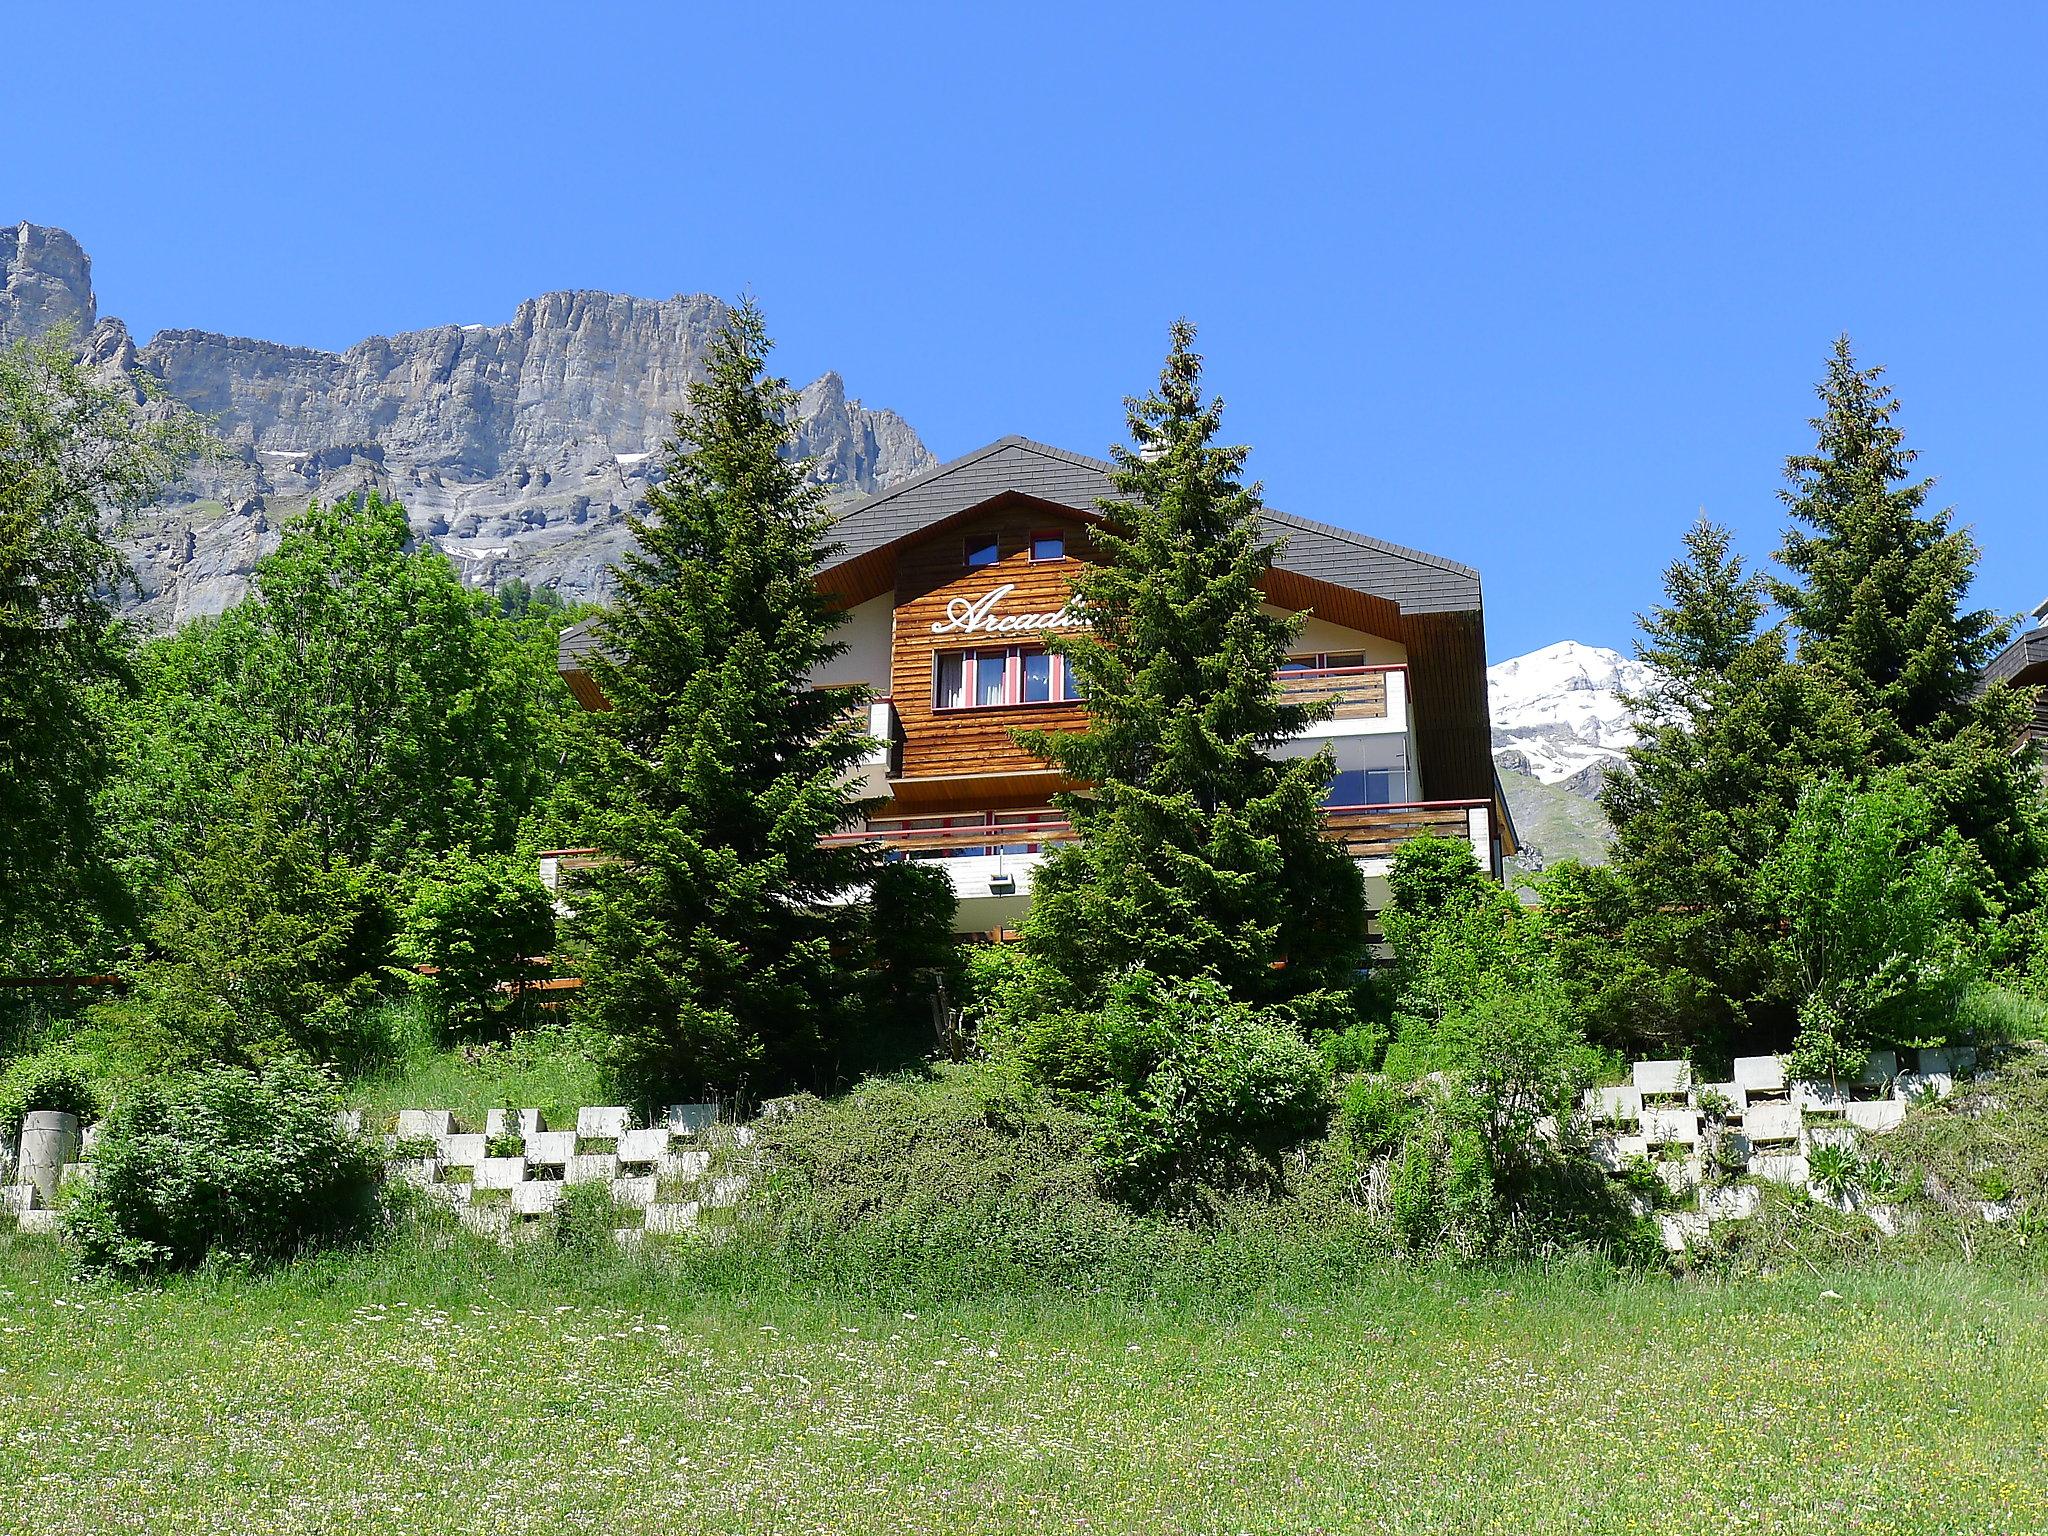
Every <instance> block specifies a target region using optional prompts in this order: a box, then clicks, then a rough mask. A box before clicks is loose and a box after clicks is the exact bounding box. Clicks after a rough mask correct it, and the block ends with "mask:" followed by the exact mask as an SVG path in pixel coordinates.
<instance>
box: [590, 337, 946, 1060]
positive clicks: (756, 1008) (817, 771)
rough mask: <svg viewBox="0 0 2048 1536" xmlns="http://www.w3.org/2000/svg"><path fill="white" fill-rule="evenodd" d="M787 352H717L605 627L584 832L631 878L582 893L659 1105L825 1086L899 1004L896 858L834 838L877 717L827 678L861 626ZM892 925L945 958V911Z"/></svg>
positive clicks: (598, 959) (599, 983) (756, 340)
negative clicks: (826, 669) (892, 897)
mask: <svg viewBox="0 0 2048 1536" xmlns="http://www.w3.org/2000/svg"><path fill="white" fill-rule="evenodd" d="M769 347H770V343H769V340H768V337H767V333H766V330H765V327H764V326H763V324H762V320H761V314H760V311H759V310H758V309H757V308H756V307H755V306H754V305H753V303H752V302H751V301H748V302H746V303H743V304H742V305H741V306H740V307H739V308H738V309H736V310H733V311H732V312H731V313H730V314H729V315H728V317H727V321H726V323H725V325H724V326H723V327H722V328H721V329H720V332H719V334H718V335H717V336H716V337H715V338H714V339H713V341H712V344H711V347H710V349H709V352H708V353H707V357H706V370H707V377H706V378H705V379H704V380H702V381H700V382H697V383H695V384H693V385H692V386H691V391H690V410H689V412H688V414H687V415H683V416H679V417H678V418H677V422H676V431H677V440H676V441H675V442H672V443H671V444H670V445H669V446H668V449H667V455H666V460H665V466H664V474H663V477H662V479H661V483H660V484H659V485H658V486H657V487H656V488H655V490H653V491H652V492H650V493H649V497H648V509H649V510H648V515H646V516H645V517H636V518H634V519H632V520H631V522H632V528H633V533H634V536H635V539H636V540H637V541H638V544H639V549H638V551H637V552H636V553H633V554H631V555H628V556H627V557H626V559H625V561H624V562H623V563H622V564H621V566H620V568H619V571H618V598H617V601H616V603H615V605H614V606H613V607H612V608H611V609H610V610H609V611H608V612H607V613H606V614H605V615H604V616H603V619H602V621H601V630H602V639H603V642H604V650H603V651H602V652H601V653H600V654H599V655H598V656H597V657H596V658H595V660H594V663H593V671H594V675H595V677H596V679H597V681H598V683H599V685H600V686H601V687H602V688H603V689H604V692H605V696H606V697H607V698H608V699H609V700H610V701H611V702H612V705H613V708H611V709H610V710H607V711H602V712H597V713H593V714H590V715H589V716H587V717H586V718H585V720H584V721H583V723H582V730H581V734H580V739H579V747H578V749H577V751H576V752H575V754H574V760H575V762H576V765H577V768H578V777H577V780H576V783H575V785H574V795H575V799H576V805H575V807H574V815H575V818H576V823H577V826H578V827H579V837H580V839H581V840H582V841H585V842H588V843H590V844H592V845H594V846H596V847H598V848H600V849H602V850H603V851H604V852H605V853H606V854H608V855H611V856H612V860H613V862H610V863H608V864H606V865H605V866H603V867H601V868H599V869H597V870H595V871H593V872H592V873H591V875H590V876H589V878H588V880H587V882H586V883H585V884H584V885H583V886H581V887H579V890H578V896H577V922H576V926H575V935H574V937H575V947H576V949H577V951H578V953H577V964H578V967H579V969H580V970H581V973H582V975H583V978H584V988H583V991H582V992H581V994H580V997H579V1007H581V1008H582V1010H583V1011H584V1013H585V1015H586V1016H587V1017H588V1018H589V1019H590V1020H591V1021H592V1022H593V1024H594V1025H595V1026H596V1027H598V1028H599V1029H601V1030H602V1031H603V1032H604V1033H605V1034H607V1035H609V1036H610V1037H611V1038H612V1039H613V1040H614V1041H615V1042H616V1046H617V1052H618V1059H619V1062H620V1066H621V1068H622V1070H623V1071H624V1072H625V1073H626V1074H627V1075H628V1077H629V1078H630V1079H631V1080H632V1081H633V1082H634V1083H636V1084H638V1085H640V1086H642V1087H644V1088H645V1089H646V1090H648V1091H649V1092H656V1091H659V1092H661V1093H664V1094H679V1095H681V1094H699V1093H716V1094H718V1095H720V1096H723V1097H727V1098H747V1097H754V1096H764V1095H768V1094H773V1093H776V1092H779V1091H782V1090H785V1089H787V1088H790V1087H793V1086H797V1085H811V1086H820V1085H822V1084H823V1083H824V1082H826V1081H827V1080H828V1079H829V1076H830V1074H831V1072H832V1069H833V1064H834V1063H835V1061H837V1060H838V1059H839V1058H840V1057H841V1055H842V1053H843V1052H844V1051H845V1050H846V1047H847V1045H848V1042H850V1041H852V1040H854V1039H855V1038H856V1037H857V1036H858V1033H859V1032H860V1031H861V1029H863V1028H864V1027H865V1025H866V1024H867V1022H868V1021H869V1019H870V1018H872V1017H873V1015H874V1012H875V1011H876V1009H877V1008H878V1007H883V1006H887V1004H886V1002H885V1001H880V1000H878V997H877V994H878V993H883V994H886V993H887V992H888V991H889V990H891V983H890V982H889V981H888V980H887V979H885V978H884V977H883V975H882V970H881V965H880V963H879V961H878V959H877V955H876V945H877V934H876V931H875V925H876V918H877V907H876V904H875V903H874V902H873V901H872V900H870V894H871V890H872V887H873V886H874V884H875V881H876V879H877V876H878V873H879V871H880V868H881V859H880V855H879V854H878V853H876V852H875V850H873V849H872V848H871V847H868V846H866V845H864V844H861V843H859V842H854V841H848V842H841V843H832V842H826V841H824V839H825V838H827V837H828V836H829V835H830V834H833V833H835V832H839V831H842V830H844V829H845V828H846V827H847V826H848V825H849V824H851V823H854V822H855V821H856V820H857V819H858V816H859V813H860V811H861V809H862V807H861V805H860V804H859V802H858V801H857V800H856V799H855V798H854V794H853V791H852V788H851V786H850V782H849V770H851V769H852V768H853V767H854V766H855V765H856V764H857V763H858V762H859V761H860V760H861V759H862V757H863V756H864V755H865V754H866V752H867V750H868V742H867V738H866V736H865V734H864V732H865V715H864V710H863V709H862V706H864V705H865V703H866V702H867V698H866V693H865V690H862V689H831V688H822V687H818V686H815V685H813V684H812V683H811V682H810V681H809V679H810V677H811V676H812V675H814V674H815V672H816V670H817V669H818V668H819V667H820V666H821V665H822V664H823V663H825V662H827V661H829V660H830V659H831V658H833V657H834V656H837V655H839V654H840V653H841V652H842V651H843V649H844V646H843V643H842V642H840V641H838V640H836V639H835V638H834V632H835V630H836V629H837V628H838V626H839V625H840V624H841V623H843V622H844V620H845V614H844V612H843V610H842V609H840V608H839V607H838V605H837V604H836V603H835V602H834V601H833V599H832V598H831V597H829V596H828V595H826V594H823V593H820V592H819V591H818V590H817V586H816V581H815V578H816V574H817V572H818V570H819V569H820V568H821V566H822V565H823V563H824V561H825V558H826V556H827V554H828V552H829V549H830V546H829V544H828V542H827V540H828V536H829V528H830V525H831V514H830V513H829V512H828V511H827V510H826V507H825V501H824V493H823V491H822V490H821V489H820V488H819V487H818V486H817V485H816V484H814V483H812V482H811V481H810V480H809V479H808V478H807V476H806V469H807V466H806V465H805V463H803V462H802V461H799V460H795V459H791V458H788V457H786V455H787V452H788V450H789V447H790V444H791V441H792V435H793V432H794V421H795V415H796V412H795V403H796V402H795V396H794V395H793V394H792V392H791V391H790V389H789V386H788V384H787V382H786V381H784V380H782V379H780V378H776V377H773V376H770V375H769V374H768V373H767V371H766V370H767V355H768V351H769ZM856 716H859V717H860V718H858V719H856V718H855V717H856ZM890 916H891V920H892V921H895V922H898V923H902V922H910V921H913V920H915V921H916V922H918V923H919V924H920V925H921V926H922V927H924V929H925V932H924V934H923V935H917V934H910V933H905V932H898V933H892V934H891V935H889V938H888V944H889V947H890V949H891V952H892V953H894V954H899V955H900V954H901V953H902V952H903V951H904V950H905V949H906V948H910V949H915V948H917V947H919V946H921V945H928V944H930V943H932V942H934V941H935V935H934V933H933V928H934V922H933V920H934V919H935V918H936V916H937V907H936V905H935V904H934V903H931V902H928V901H927V902H923V903H919V904H913V903H907V902H899V903H896V905H895V908H894V910H893V911H892V913H891V914H890ZM897 1001H898V1003H899V1005H900V1003H901V998H900V995H899V997H898V999H897Z"/></svg>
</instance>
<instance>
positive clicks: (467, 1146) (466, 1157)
mask: <svg viewBox="0 0 2048 1536" xmlns="http://www.w3.org/2000/svg"><path fill="white" fill-rule="evenodd" d="M486 1140H487V1138H486V1137H484V1136H481V1135H477V1134H463V1133H460V1132H458V1133H457V1134H455V1135H453V1136H443V1137H442V1138H441V1163H442V1165H443V1166H444V1167H448V1168H474V1167H475V1166H476V1165H477V1164H478V1163H481V1162H482V1161H483V1160H484V1158H485V1156H486V1153H485V1151H484V1143H485V1141H486Z"/></svg>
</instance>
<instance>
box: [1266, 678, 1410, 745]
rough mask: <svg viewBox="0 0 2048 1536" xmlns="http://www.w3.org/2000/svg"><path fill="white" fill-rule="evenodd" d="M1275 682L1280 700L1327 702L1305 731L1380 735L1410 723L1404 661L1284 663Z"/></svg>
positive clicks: (1320, 735)
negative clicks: (1325, 713) (1358, 664)
mask: <svg viewBox="0 0 2048 1536" xmlns="http://www.w3.org/2000/svg"><path fill="white" fill-rule="evenodd" d="M1274 682H1275V684H1276V686H1277V689H1278V691H1279V694H1280V698H1281V700H1282V702H1284V703H1288V704H1307V705H1310V706H1316V705H1322V704H1328V705H1329V706H1330V714H1329V717H1328V718H1327V719H1325V720H1321V721H1319V722H1317V723H1316V724H1315V725H1312V726H1310V727H1309V729H1308V730H1307V731H1306V732H1305V733H1304V734H1305V735H1310V736H1315V737H1318V738H1325V737H1335V736H1378V735H1391V734H1405V733H1406V731H1407V729H1408V669H1407V668H1406V667H1404V666H1371V667H1285V668H1282V669H1281V670H1280V672H1279V673H1277V674H1276V675H1275V678H1274Z"/></svg>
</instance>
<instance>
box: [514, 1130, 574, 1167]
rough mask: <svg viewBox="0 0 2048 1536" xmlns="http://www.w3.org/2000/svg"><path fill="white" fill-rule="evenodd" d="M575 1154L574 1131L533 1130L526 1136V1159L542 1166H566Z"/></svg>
mask: <svg viewBox="0 0 2048 1536" xmlns="http://www.w3.org/2000/svg"><path fill="white" fill-rule="evenodd" d="M575 1155H576V1133H575V1132H574V1131H535V1132H534V1133H533V1134H532V1135H531V1136H528V1137H527V1138H526V1160H527V1161H528V1162H529V1163H534V1164H537V1165H539V1166H540V1167H543V1168H566V1167H568V1166H569V1159H570V1158H572V1157H574V1156H575Z"/></svg>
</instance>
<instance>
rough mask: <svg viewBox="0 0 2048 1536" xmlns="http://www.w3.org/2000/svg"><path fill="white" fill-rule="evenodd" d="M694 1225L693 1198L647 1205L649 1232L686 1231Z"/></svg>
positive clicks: (694, 1205)
mask: <svg viewBox="0 0 2048 1536" xmlns="http://www.w3.org/2000/svg"><path fill="white" fill-rule="evenodd" d="M696 1225H697V1202H696V1201H694V1200H685V1201H682V1202H680V1203H670V1204H663V1205H650V1206H648V1207H647V1230H648V1231H649V1232H687V1231H689V1230H690V1228H692V1227H694V1226H696Z"/></svg>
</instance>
